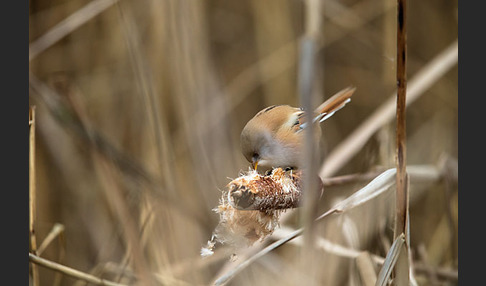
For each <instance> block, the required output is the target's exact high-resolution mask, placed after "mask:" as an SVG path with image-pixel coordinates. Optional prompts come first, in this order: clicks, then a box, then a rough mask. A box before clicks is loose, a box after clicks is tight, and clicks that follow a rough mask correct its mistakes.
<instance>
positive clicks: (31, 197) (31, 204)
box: [29, 106, 39, 286]
mask: <svg viewBox="0 0 486 286" xmlns="http://www.w3.org/2000/svg"><path fill="white" fill-rule="evenodd" d="M35 202H36V200H35V106H32V107H29V234H30V249H29V250H30V252H31V253H33V254H34V255H37V240H36V237H35V231H34V220H35ZM31 267H32V268H31V271H32V285H34V286H37V285H39V272H38V271H37V266H36V265H34V264H32V266H31Z"/></svg>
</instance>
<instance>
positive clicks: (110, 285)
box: [29, 253, 123, 286]
mask: <svg viewBox="0 0 486 286" xmlns="http://www.w3.org/2000/svg"><path fill="white" fill-rule="evenodd" d="M29 260H30V261H31V262H33V263H35V264H37V265H41V266H43V267H46V268H49V269H52V270H54V271H57V272H60V273H63V274H65V275H68V276H71V277H73V278H76V279H81V280H84V281H86V282H89V283H93V284H95V285H106V286H122V285H123V284H119V283H115V282H112V281H109V280H105V279H101V278H98V277H95V276H93V275H91V274H87V273H84V272H82V271H79V270H76V269H73V268H71V267H67V266H64V265H62V264H59V263H56V262H53V261H50V260H47V259H44V258H41V257H39V256H37V255H34V254H32V253H29Z"/></svg>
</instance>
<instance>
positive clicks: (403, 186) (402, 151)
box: [394, 0, 408, 239]
mask: <svg viewBox="0 0 486 286" xmlns="http://www.w3.org/2000/svg"><path fill="white" fill-rule="evenodd" d="M406 4H407V1H406V0H397V109H396V120H397V123H396V124H397V126H396V144H397V145H396V147H397V177H396V180H397V181H396V184H397V193H396V221H395V233H394V238H395V239H396V238H397V237H398V236H399V235H400V233H406V226H405V221H406V218H407V210H408V205H407V198H408V190H407V166H406V165H407V157H406V156H407V148H406V118H405V116H406V113H405V111H406V95H407V29H406V26H407V25H406V24H407V23H406V11H407V9H406Z"/></svg>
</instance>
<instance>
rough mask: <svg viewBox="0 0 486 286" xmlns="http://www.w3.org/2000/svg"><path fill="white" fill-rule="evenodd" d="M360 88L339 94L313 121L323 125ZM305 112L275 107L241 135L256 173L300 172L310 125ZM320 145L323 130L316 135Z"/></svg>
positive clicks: (327, 101) (255, 117) (248, 125)
mask: <svg viewBox="0 0 486 286" xmlns="http://www.w3.org/2000/svg"><path fill="white" fill-rule="evenodd" d="M355 90H356V88H353V87H348V88H345V89H343V90H341V91H340V92H338V93H336V94H335V95H333V96H332V97H330V98H329V99H328V100H326V101H325V102H324V103H322V104H321V105H320V106H319V107H317V108H316V110H315V111H314V117H313V121H314V122H316V121H319V122H322V121H324V120H326V119H327V118H329V117H330V116H332V115H333V114H334V113H335V112H336V111H338V110H339V109H341V108H342V107H344V105H346V103H348V102H349V101H350V100H351V96H352V95H353V93H354V91H355ZM305 118H306V116H304V111H303V110H302V109H301V108H296V107H291V106H289V105H272V106H269V107H266V108H265V109H263V110H261V111H260V112H258V113H257V114H256V115H255V116H254V117H253V118H252V119H250V121H248V123H247V124H246V126H245V127H244V128H243V131H242V132H241V137H240V140H241V148H242V152H243V155H244V156H245V158H246V159H247V160H248V161H249V162H251V163H252V165H253V167H254V168H255V169H256V167H257V166H258V165H260V166H266V167H275V168H276V167H282V168H285V167H293V168H298V167H299V164H300V158H301V154H302V145H303V142H304V139H303V136H304V135H303V134H304V133H303V132H301V131H302V130H303V129H304V128H305V127H306V126H307V122H304V120H305ZM315 135H316V136H315V139H316V140H317V141H318V140H319V138H320V137H321V129H320V128H318V132H316V134H315Z"/></svg>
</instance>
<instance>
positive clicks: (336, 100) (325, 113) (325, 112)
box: [314, 87, 356, 122]
mask: <svg viewBox="0 0 486 286" xmlns="http://www.w3.org/2000/svg"><path fill="white" fill-rule="evenodd" d="M355 90H356V88H355V87H347V88H345V89H343V90H341V91H340V92H338V93H336V94H335V95H333V96H331V97H330V98H329V99H328V100H326V101H324V103H323V104H321V105H319V107H317V108H316V110H315V113H317V114H318V115H317V117H316V118H315V119H314V121H317V120H319V122H322V121H324V120H326V119H328V118H329V117H331V116H332V115H333V114H334V113H335V112H336V111H338V110H339V109H341V108H343V107H344V106H345V105H346V103H348V102H350V101H351V96H352V95H353V93H354V91H355Z"/></svg>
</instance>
